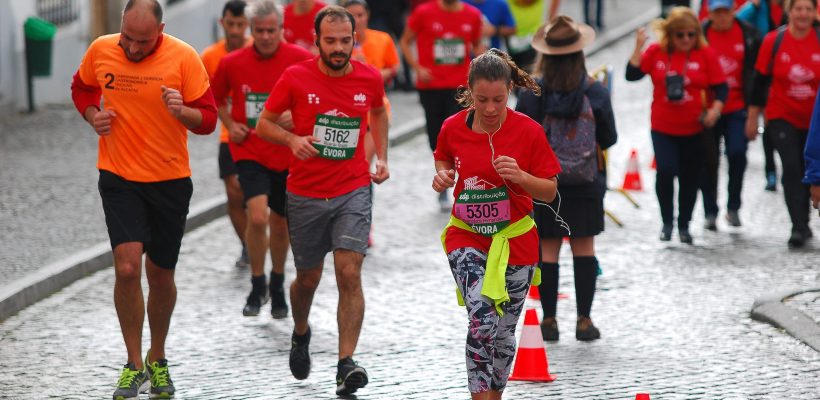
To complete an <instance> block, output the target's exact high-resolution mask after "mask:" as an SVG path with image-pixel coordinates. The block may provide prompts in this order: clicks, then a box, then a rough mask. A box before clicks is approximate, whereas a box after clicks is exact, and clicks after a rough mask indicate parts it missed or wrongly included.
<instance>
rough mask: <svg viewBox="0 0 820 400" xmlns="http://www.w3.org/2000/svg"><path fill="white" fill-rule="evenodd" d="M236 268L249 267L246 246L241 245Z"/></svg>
mask: <svg viewBox="0 0 820 400" xmlns="http://www.w3.org/2000/svg"><path fill="white" fill-rule="evenodd" d="M235 265H236V268H249V267H250V266H251V262H250V260H249V259H248V248H247V247H245V246H242V254H240V255H239V258H237V259H236V264H235Z"/></svg>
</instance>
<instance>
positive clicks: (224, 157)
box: [219, 143, 237, 179]
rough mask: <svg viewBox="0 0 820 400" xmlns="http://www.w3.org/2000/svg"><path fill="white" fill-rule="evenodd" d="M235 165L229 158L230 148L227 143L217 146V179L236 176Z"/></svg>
mask: <svg viewBox="0 0 820 400" xmlns="http://www.w3.org/2000/svg"><path fill="white" fill-rule="evenodd" d="M236 174H237V172H236V163H235V162H234V161H233V156H231V146H230V145H229V144H227V143H220V144H219V179H225V178H226V177H228V176H231V175H236Z"/></svg>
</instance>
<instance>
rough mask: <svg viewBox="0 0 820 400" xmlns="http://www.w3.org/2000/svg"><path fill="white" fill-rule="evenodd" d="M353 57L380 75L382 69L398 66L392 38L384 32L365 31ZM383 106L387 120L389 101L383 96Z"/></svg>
mask: <svg viewBox="0 0 820 400" xmlns="http://www.w3.org/2000/svg"><path fill="white" fill-rule="evenodd" d="M353 56H354V57H355V59H357V60H359V61H361V62H363V63H365V64H367V65H370V66H371V67H373V68H376V70H378V71H379V72H380V73H381V70H382V69H385V68H393V67H396V66H397V65H399V53H398V52H397V51H396V45H395V43H393V38H392V37H390V35H388V34H387V33H385V32H382V31H377V30H374V29H367V30H366V32H365V41H364V43H362V45H361V46H356V48H355V49H354V50H353ZM385 83H387V82H385ZM384 106H385V107H386V108H387V116H388V118H389V117H390V101H389V100H388V99H387V96H384Z"/></svg>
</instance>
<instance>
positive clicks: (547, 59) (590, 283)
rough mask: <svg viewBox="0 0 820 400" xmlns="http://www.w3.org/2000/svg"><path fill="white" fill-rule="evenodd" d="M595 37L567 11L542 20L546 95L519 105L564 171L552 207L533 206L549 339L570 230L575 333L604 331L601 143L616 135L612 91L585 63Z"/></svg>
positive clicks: (539, 38)
mask: <svg viewBox="0 0 820 400" xmlns="http://www.w3.org/2000/svg"><path fill="white" fill-rule="evenodd" d="M594 39H595V31H594V30H593V29H592V27H590V26H589V25H586V24H580V23H576V22H575V21H573V20H572V18H570V17H568V16H565V15H559V16H557V17H555V18H554V19H553V20H552V21H551V22H550V23H549V24H547V25H544V26H542V27H541V28H540V29H539V30H538V31H537V33H536V34H535V37H534V38H533V40H532V47H533V48H534V49H536V50H537V51H538V52H539V53H541V56H540V61H539V62H537V63H536V70H535V74H536V76H537V77H538V79H537V81H538V83H539V84H540V85H541V91H542V94H541V96H540V97H537V96H535V95H533V94H532V93H530V92H527V93H523V94H522V95H521V97H520V98H519V100H518V105H517V107H516V109H517V110H518V111H521V112H523V113H524V114H527V115H528V116H530V117H531V118H533V119H535V120H536V121H537V122H539V123H541V124H542V126H543V127H544V130H545V133H546V135H547V137H548V139H549V142H550V145H551V146H552V148H553V149H554V150H555V153H556V155H557V156H558V159H559V161H560V163H561V169H562V170H563V173H562V174H559V175H558V192H559V194H558V197H557V198H556V200H554V201H553V202H552V203H551V204H550V208H547V207H544V206H540V205H539V206H536V207H535V220H536V223H537V224H538V233H539V236H540V237H541V273H542V281H541V286H540V287H539V292H540V295H541V306H542V308H543V310H544V320H543V321H542V323H541V333H542V335H543V336H544V339H545V340H558V324H557V322H556V319H555V315H556V305H557V304H556V303H557V299H558V268H559V264H558V255H559V253H560V250H561V244H562V242H563V238H564V237H565V236H568V237H569V241H570V242H569V243H570V247H571V248H572V256H573V272H574V274H575V292H576V297H575V299H576V304H577V311H578V312H577V321H576V329H575V337H576V339H578V340H595V339H598V338H599V337H600V336H601V334H600V332H599V331H598V329H597V328H596V327H595V325H593V324H592V319H590V311H591V309H592V299H593V297H594V295H595V285H596V281H597V276H598V259H597V258H596V257H595V235H597V234H599V233H601V232H602V231H603V230H604V193H605V192H606V169H605V165H604V163H603V162H602V159H601V158H600V157H599V156H600V150H601V149H606V148H608V147H610V146H612V145H613V144H615V141H616V140H617V138H618V134H617V132H616V130H615V116H614V114H613V112H612V104H611V102H610V98H609V92H608V91H607V89H606V88H605V87H604V86H603V85H602V84H601V83H600V82H597V81H594V80H592V79H591V78H590V77H589V76H588V74H587V69H586V66H585V63H584V53H583V49H584V47H586V46H587V45H589V44H590V43H592V42H593V40H594ZM553 210H555V211H553ZM557 213H560V217H558V216H557V215H556V214H557Z"/></svg>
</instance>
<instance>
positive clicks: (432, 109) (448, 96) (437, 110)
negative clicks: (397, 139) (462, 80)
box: [419, 89, 461, 151]
mask: <svg viewBox="0 0 820 400" xmlns="http://www.w3.org/2000/svg"><path fill="white" fill-rule="evenodd" d="M456 92H457V90H456V89H419V100H420V101H421V106H422V108H424V119H425V120H426V122H427V139H428V140H429V142H430V150H433V151H435V150H436V141H437V140H438V133H439V131H441V125H442V124H443V123H444V120H445V119H447V118H449V117H450V116H451V115H453V114H455V113H457V112H459V111H461V106H459V104H458V102H457V101H456Z"/></svg>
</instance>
